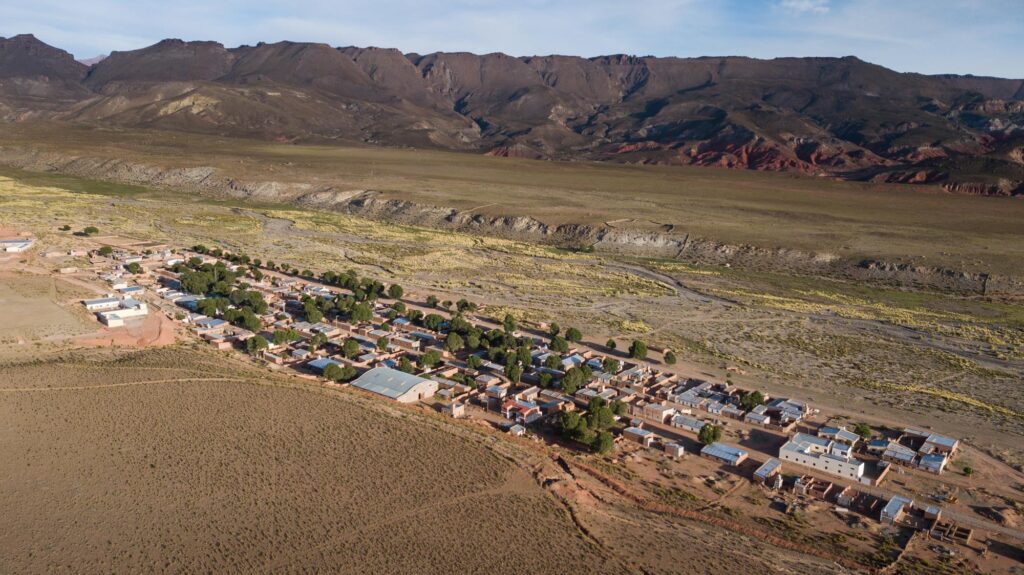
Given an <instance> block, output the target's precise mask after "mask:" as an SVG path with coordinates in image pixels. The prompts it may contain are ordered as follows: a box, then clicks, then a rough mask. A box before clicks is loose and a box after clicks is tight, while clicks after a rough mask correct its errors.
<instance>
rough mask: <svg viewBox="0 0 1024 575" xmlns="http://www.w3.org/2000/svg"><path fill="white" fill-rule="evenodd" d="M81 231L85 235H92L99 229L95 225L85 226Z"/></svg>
mask: <svg viewBox="0 0 1024 575" xmlns="http://www.w3.org/2000/svg"><path fill="white" fill-rule="evenodd" d="M82 233H83V234H85V235H87V236H92V235H96V234H98V233H100V229H99V228H97V227H96V226H86V227H85V229H84V230H82Z"/></svg>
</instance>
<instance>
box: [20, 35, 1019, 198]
mask: <svg viewBox="0 0 1024 575" xmlns="http://www.w3.org/2000/svg"><path fill="white" fill-rule="evenodd" d="M0 117H2V118H3V119H5V120H7V121H22V122H23V121H32V120H33V119H37V118H44V119H47V120H50V121H53V120H57V121H67V122H76V123H87V124H96V125H103V126H113V127H127V128H159V129H166V130H177V131H188V132H202V133H212V134H224V135H234V136H247V137H256V138H265V139H271V140H276V141H285V142H339V143H353V142H361V143H366V144H379V145H387V146H411V147H423V148H441V149H450V150H458V151H465V152H473V153H485V154H490V155H496V156H521V157H531V158H542V159H563V160H565V159H569V160H572V159H584V160H604V161H618V162H637V163H659V164H683V165H700V166H716V167H725V168H735V169H754V170H773V171H793V172H802V173H807V174H814V175H823V176H833V177H841V178H846V179H854V180H872V181H883V182H891V183H906V184H939V185H943V186H945V188H946V189H947V190H948V191H950V192H957V193H974V194H984V195H1018V194H1022V193H1024V80H1007V79H999V78H982V77H973V76H948V75H945V76H925V75H920V74H903V73H897V72H894V71H892V70H888V69H886V68H883V67H881V66H877V65H874V64H870V63H867V62H863V61H861V60H859V59H857V58H853V57H846V58H778V59H774V60H756V59H752V58H742V57H702V58H655V57H637V56H624V55H613V56H602V57H596V58H580V57H573V56H538V57H512V56H508V55H505V54H486V55H475V54H469V53H434V54H426V55H420V54H403V53H402V52H400V51H398V50H394V49H381V48H355V47H344V48H334V47H331V46H328V45H325V44H310V43H295V42H280V43H276V44H258V45H256V46H241V47H238V48H226V47H224V46H223V45H221V44H219V43H216V42H183V41H181V40H164V41H161V42H159V43H157V44H155V45H153V46H150V47H147V48H143V49H141V50H133V51H129V52H114V53H112V54H111V55H110V56H108V57H107V58H104V59H103V60H101V61H99V62H97V63H95V64H92V65H91V66H86V65H84V64H81V63H79V62H76V61H75V60H74V58H73V56H71V55H70V54H68V53H67V52H64V51H62V50H59V49H57V48H53V47H51V46H48V45H46V44H44V43H43V42H41V41H39V40H38V39H36V38H34V37H32V36H29V35H22V36H16V37H14V38H10V39H0Z"/></svg>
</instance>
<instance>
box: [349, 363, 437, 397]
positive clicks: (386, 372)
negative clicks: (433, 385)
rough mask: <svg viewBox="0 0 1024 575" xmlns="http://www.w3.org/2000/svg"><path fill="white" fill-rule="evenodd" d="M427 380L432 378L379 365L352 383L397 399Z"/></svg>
mask: <svg viewBox="0 0 1024 575" xmlns="http://www.w3.org/2000/svg"><path fill="white" fill-rule="evenodd" d="M425 381H430V380H428V379H423V378H422V377H419V376H416V375H413V374H411V373H405V372H404V371H399V370H397V369H391V368H388V367H377V368H374V369H371V370H370V371H368V372H366V373H364V374H363V375H361V376H359V378H358V379H356V380H355V381H353V382H352V385H353V386H355V387H358V388H360V389H365V390H366V391H372V392H373V393H378V394H380V395H383V396H385V397H390V398H391V399H397V398H398V397H401V396H402V395H404V394H406V393H408V391H409V390H410V389H412V388H414V387H416V386H417V385H419V384H421V383H423V382H425Z"/></svg>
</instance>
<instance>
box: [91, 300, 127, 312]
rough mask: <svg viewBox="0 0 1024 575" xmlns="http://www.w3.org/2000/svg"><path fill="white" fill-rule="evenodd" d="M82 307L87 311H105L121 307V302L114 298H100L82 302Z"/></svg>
mask: <svg viewBox="0 0 1024 575" xmlns="http://www.w3.org/2000/svg"><path fill="white" fill-rule="evenodd" d="M82 305H84V306H85V309H86V310H88V311H107V310H112V309H117V308H119V307H121V300H119V299H117V298H116V297H101V298H97V299H87V300H84V301H83V302H82Z"/></svg>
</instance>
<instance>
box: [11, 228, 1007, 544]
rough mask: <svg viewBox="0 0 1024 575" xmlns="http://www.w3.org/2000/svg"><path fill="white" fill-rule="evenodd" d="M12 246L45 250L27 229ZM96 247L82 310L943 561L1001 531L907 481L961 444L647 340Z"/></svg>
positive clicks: (382, 291) (943, 464)
mask: <svg viewBox="0 0 1024 575" xmlns="http://www.w3.org/2000/svg"><path fill="white" fill-rule="evenodd" d="M2 243H3V246H4V248H5V249H7V250H12V249H15V250H19V251H23V250H25V249H28V248H30V247H31V246H32V240H31V239H30V238H17V239H15V240H9V241H8V240H5V241H4V242H2ZM42 255H43V257H44V258H61V257H66V256H83V255H86V254H85V253H84V252H83V253H77V254H65V253H44V254H42ZM87 256H88V257H89V261H90V263H91V270H90V271H91V273H93V274H95V276H96V278H97V279H98V280H99V281H101V282H103V284H104V285H106V286H108V287H109V293H107V294H106V295H104V296H103V297H97V298H91V299H86V300H83V301H82V302H81V304H82V306H83V307H84V309H85V310H86V311H88V312H90V313H92V314H95V317H96V319H97V320H98V321H99V322H100V323H102V324H103V325H105V326H107V327H108V328H111V329H119V328H124V327H125V326H127V325H131V324H132V322H137V321H140V320H142V319H144V318H146V317H147V316H149V315H150V314H154V313H155V314H163V315H165V316H167V318H170V319H172V320H173V321H175V322H177V323H178V324H180V325H181V326H183V327H184V328H185V329H186V330H187V331H189V332H191V333H192V334H193V336H194V337H195V338H197V339H198V340H201V341H202V342H204V345H208V346H210V347H212V348H214V349H216V350H221V351H224V352H229V353H246V354H248V355H249V356H250V357H251V358H252V359H253V360H254V361H258V362H262V363H264V364H265V365H266V366H267V367H268V368H270V369H274V370H279V371H286V372H289V373H292V374H293V375H297V376H300V377H303V378H306V379H309V380H316V381H319V382H321V384H323V385H326V386H332V387H344V388H349V389H352V390H356V391H357V392H364V393H366V394H369V395H372V396H377V397H379V398H381V399H383V400H387V401H395V402H400V403H403V404H407V405H412V406H419V407H420V408H422V409H427V410H433V411H437V412H440V413H443V414H445V415H447V416H449V417H451V418H455V419H460V420H465V421H467V422H468V421H472V422H476V423H481V424H485V425H488V426H491V427H493V428H494V429H497V430H501V431H502V432H505V433H507V434H509V435H512V436H516V437H519V438H524V440H533V441H536V442H541V443H544V444H548V445H556V446H559V447H560V448H564V449H568V450H572V451H574V452H581V453H587V452H594V453H597V454H601V455H609V456H614V457H615V458H616V459H617V460H618V461H624V460H626V459H627V458H629V457H630V456H631V454H635V453H643V454H647V455H648V456H655V457H657V458H659V459H661V460H664V461H665V462H671V463H672V464H676V465H680V466H697V465H701V466H705V467H707V468H708V469H718V471H717V473H727V474H730V475H732V476H736V477H741V478H744V479H745V480H746V481H748V482H749V483H750V484H752V485H755V486H758V488H759V489H760V490H762V491H763V492H764V493H765V494H766V496H769V497H777V496H780V495H782V494H786V497H787V498H798V499H799V498H804V499H809V500H817V501H820V502H824V503H827V504H829V505H831V506H833V507H834V509H836V510H839V511H840V512H841V513H843V514H856V515H859V516H861V517H864V518H867V519H870V520H871V521H874V522H877V523H878V524H879V525H881V526H882V527H883V528H884V527H888V528H891V529H896V530H900V531H902V532H905V533H910V534H922V535H923V536H925V537H927V538H931V539H933V540H934V541H936V542H937V543H938V544H942V545H943V547H941V549H945V550H946V551H943V553H949V554H953V553H965V552H974V553H977V554H984V553H987V544H986V542H985V540H984V536H979V533H984V532H985V528H991V527H994V526H993V525H990V524H989V523H987V522H985V521H983V520H979V519H978V518H975V517H970V516H966V515H965V514H963V513H957V512H949V511H946V510H944V509H943V505H944V504H946V503H955V502H956V488H952V489H947V490H945V491H943V492H940V493H935V494H933V495H932V496H930V497H928V498H927V499H921V498H920V497H918V498H916V499H915V498H913V497H910V496H907V495H906V491H907V489H901V488H900V487H905V486H908V485H911V484H912V483H913V482H914V481H917V480H918V479H919V478H929V477H940V476H943V475H946V474H950V473H953V474H956V475H960V476H968V477H969V476H970V475H971V474H973V470H972V469H971V468H969V467H967V468H962V469H954V468H953V467H954V466H953V460H954V458H955V456H956V455H957V453H958V451H959V449H960V448H961V444H960V441H958V440H957V439H956V438H951V437H946V436H943V435H941V434H938V433H934V432H931V431H929V430H925V429H915V428H911V427H902V428H893V427H889V426H881V425H874V426H872V425H869V424H867V423H864V422H851V421H845V420H842V419H841V418H835V417H830V416H829V415H828V414H824V413H822V412H821V411H820V410H819V409H816V408H815V407H813V406H812V405H810V404H809V403H808V402H806V401H803V400H801V399H798V398H792V397H772V396H770V395H768V394H766V393H764V392H762V391H760V390H756V389H742V388H739V387H737V386H735V385H733V384H731V383H730V382H728V381H710V380H705V379H700V378H694V377H685V376H681V375H679V374H677V373H676V371H675V370H673V369H672V364H674V363H675V355H674V352H673V351H672V350H669V349H661V348H656V347H654V346H653V345H649V344H647V343H646V342H644V341H640V340H635V341H633V342H632V343H631V344H630V345H629V348H628V349H625V350H617V349H616V345H615V343H616V342H615V341H614V340H609V341H608V343H607V344H606V345H604V346H599V345H595V344H585V343H583V334H582V333H580V331H579V330H578V329H576V328H572V327H568V328H564V329H563V328H562V327H561V326H559V325H557V324H555V323H528V322H521V321H517V320H516V318H515V317H513V316H512V315H508V314H506V315H504V316H503V317H491V316H490V315H489V314H488V309H487V308H486V307H484V306H479V305H476V304H474V303H472V302H469V301H466V300H460V301H458V302H451V301H439V300H438V298H437V297H435V296H433V295H425V296H424V295H420V294H408V293H406V292H405V290H404V289H403V288H402V287H401V286H399V285H397V284H390V285H385V284H384V283H381V282H379V281H376V280H373V279H371V278H366V277H359V276H358V275H357V274H356V273H355V272H352V271H348V272H342V273H335V272H326V273H321V274H319V275H315V274H313V273H312V272H310V271H309V270H304V271H300V270H298V269H294V268H292V267H290V266H287V265H282V264H275V263H274V262H270V261H266V262H264V261H260V260H259V259H251V258H250V257H248V256H245V255H238V254H231V253H226V252H223V251H222V250H220V249H218V248H213V249H210V248H207V247H205V246H201V245H198V246H193V247H191V248H187V249H185V248H176V247H172V246H168V245H164V244H157V243H145V244H140V245H134V246H131V247H127V248H126V247H121V248H115V247H111V246H103V247H100V248H98V249H94V250H90V251H88V253H87ZM74 271H78V270H74ZM74 271H73V270H70V269H68V270H64V269H62V270H61V273H74ZM655 354H656V355H657V358H660V361H659V360H658V359H656V358H655V357H654V356H655ZM895 476H898V477H899V479H898V480H896V483H897V486H893V485H892V483H893V480H892V478H893V477H895ZM773 494H778V495H773ZM787 505H790V506H791V505H792V501H791V502H790V503H788V504H787Z"/></svg>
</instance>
